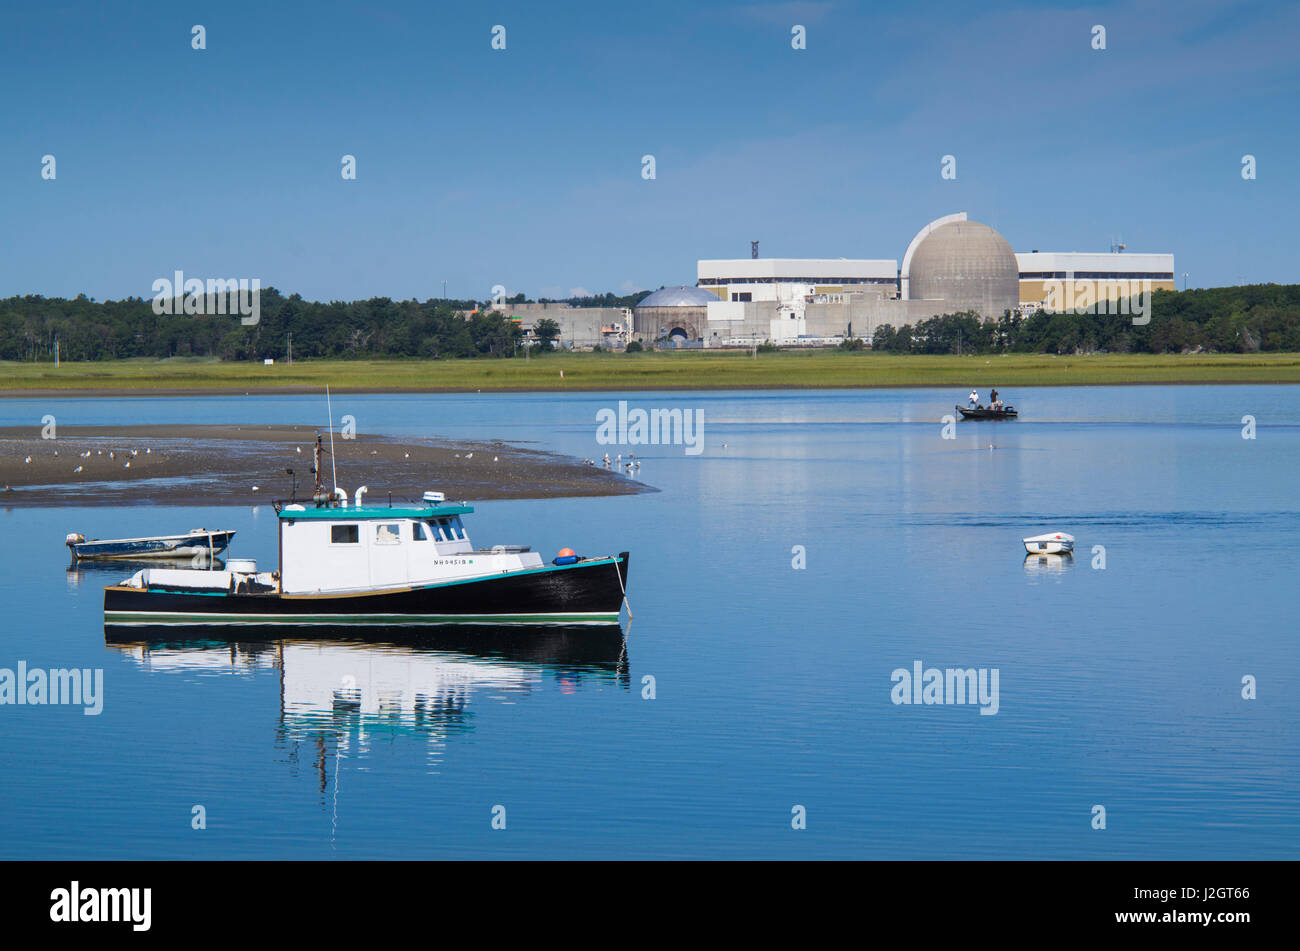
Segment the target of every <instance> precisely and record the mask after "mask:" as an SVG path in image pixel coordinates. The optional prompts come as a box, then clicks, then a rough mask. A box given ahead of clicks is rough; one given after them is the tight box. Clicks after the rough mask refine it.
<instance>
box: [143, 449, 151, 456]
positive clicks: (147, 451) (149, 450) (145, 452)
mask: <svg viewBox="0 0 1300 951" xmlns="http://www.w3.org/2000/svg"><path fill="white" fill-rule="evenodd" d="M151 452H153V450H152V449H146V450H145V451H144V454H145V455H146V456H147V455H149V453H151Z"/></svg>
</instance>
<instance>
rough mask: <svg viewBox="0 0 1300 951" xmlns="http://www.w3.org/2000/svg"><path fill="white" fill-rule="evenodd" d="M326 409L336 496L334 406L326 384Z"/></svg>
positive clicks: (331, 468) (337, 481)
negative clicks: (328, 419)
mask: <svg viewBox="0 0 1300 951" xmlns="http://www.w3.org/2000/svg"><path fill="white" fill-rule="evenodd" d="M325 408H326V409H327V410H328V411H329V414H330V481H332V482H333V483H334V494H335V495H337V494H338V491H339V473H338V469H336V468H335V466H334V405H333V404H332V403H331V402H330V385H329V384H328V383H326V384H325Z"/></svg>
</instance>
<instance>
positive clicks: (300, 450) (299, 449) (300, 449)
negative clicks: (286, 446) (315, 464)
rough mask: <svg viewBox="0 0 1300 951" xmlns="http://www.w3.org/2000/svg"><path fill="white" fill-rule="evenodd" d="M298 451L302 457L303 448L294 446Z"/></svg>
mask: <svg viewBox="0 0 1300 951" xmlns="http://www.w3.org/2000/svg"><path fill="white" fill-rule="evenodd" d="M294 448H295V449H297V450H298V455H302V446H294Z"/></svg>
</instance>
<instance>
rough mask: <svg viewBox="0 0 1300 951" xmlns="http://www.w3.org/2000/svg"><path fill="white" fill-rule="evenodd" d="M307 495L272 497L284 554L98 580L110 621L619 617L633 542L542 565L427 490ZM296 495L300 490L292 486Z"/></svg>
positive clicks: (463, 507) (582, 620)
mask: <svg viewBox="0 0 1300 951" xmlns="http://www.w3.org/2000/svg"><path fill="white" fill-rule="evenodd" d="M324 452H325V450H324V449H323V447H322V446H321V438H320V436H317V439H316V450H315V461H316V465H315V466H314V471H315V473H316V488H315V492H314V494H313V496H312V498H311V499H310V500H303V501H299V500H298V499H296V498H290V499H289V500H287V501H277V502H275V503H273V505H274V509H275V512H276V516H277V529H278V534H279V553H280V557H279V560H280V564H279V567H278V569H277V570H275V571H259V570H258V568H257V564H256V562H254V561H253V560H251V559H242V558H239V559H236V558H231V559H229V560H228V562H227V564H226V565H225V567H224V570H217V571H198V570H174V569H161V568H145V569H142V570H140V571H137V572H136V573H135V574H134V575H132V576H131V577H130V578H127V579H126V580H124V581H122V582H121V583H119V584H114V585H109V586H107V587H106V588H105V589H104V623H105V625H158V624H170V625H181V626H189V625H215V626H222V625H239V626H245V625H255V626H256V625H293V626H301V625H407V624H447V623H473V624H492V625H498V624H539V623H542V624H617V623H619V620H620V617H621V613H622V608H623V605H624V603H625V601H626V594H627V572H628V557H629V555H628V552H626V551H624V552H620V553H618V554H616V555H601V556H598V557H580V556H579V555H577V554H575V553H574V552H573V551H572V550H571V549H568V548H565V549H562V550H561V551H560V553H559V555H557V556H556V558H555V559H553V560H552V561H551V562H550V563H549V564H544V563H543V560H542V556H541V555H540V554H538V553H537V552H534V551H532V549H531V548H529V547H526V546H518V545H496V546H493V547H491V548H475V547H474V544H473V543H472V542H471V541H470V537H469V534H468V532H467V531H466V529H465V524H464V521H463V519H464V517H465V516H467V515H469V514H471V513H472V512H473V511H474V509H473V508H472V507H471V506H469V505H467V504H465V503H463V502H461V503H459V504H453V503H449V502H447V501H446V499H445V497H444V495H443V493H441V492H425V493H424V495H423V497H422V498H421V499H420V500H419V501H415V502H410V503H407V504H399V505H394V504H393V503H392V501H391V499H390V500H389V503H388V504H387V505H383V504H380V505H375V504H371V503H369V502H367V501H365V499H364V496H365V493H366V491H367V487H366V486H362V487H361V488H359V489H357V491H356V494H355V496H354V497H353V499H352V500H351V503H350V504H349V499H348V495H347V493H346V492H345V491H344V490H343V489H341V488H339V487H338V486H337V485H335V486H334V489H333V491H332V492H326V491H325V490H324V488H323V487H322V484H321V469H322V467H321V456H322V454H323V453H324ZM295 494H296V493H295Z"/></svg>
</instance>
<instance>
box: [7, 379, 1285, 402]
mask: <svg viewBox="0 0 1300 951" xmlns="http://www.w3.org/2000/svg"><path fill="white" fill-rule="evenodd" d="M969 382H970V381H969V380H967V381H965V385H967V386H968V385H969ZM999 385H1000V386H1003V387H1007V386H1015V387H1019V388H1021V389H1029V388H1034V389H1073V388H1075V387H1081V386H1296V385H1300V379H1295V380H1234V379H1204V380H1081V381H1079V382H1068V383H1067V382H1059V383H1022V382H1019V381H1017V380H1015V379H1014V374H1006V375H1005V381H1004V382H1000V383H999ZM947 387H956V388H957V389H961V388H963V381H962V380H936V381H934V382H932V383H778V382H773V383H662V384H655V385H643V386H616V385H611V384H586V385H584V384H578V385H574V386H565V387H563V388H560V387H548V388H538V387H535V386H492V387H469V386H448V387H406V386H385V387H377V386H347V385H342V386H334V385H332V384H331V386H330V392H331V393H335V394H343V395H347V396H373V395H383V394H389V395H392V396H405V395H411V396H425V395H428V396H437V395H439V394H448V395H463V394H466V393H536V394H538V395H539V396H543V395H544V396H554V395H555V394H556V393H568V392H573V393H650V392H655V391H659V390H664V391H682V392H689V391H691V390H707V391H709V392H726V391H729V390H730V391H734V392H737V393H743V392H748V391H751V390H934V389H944V388H947ZM320 393H321V388H320V387H318V386H315V385H299V384H290V385H286V386H262V387H219V386H217V387H193V388H180V387H158V388H150V387H112V386H109V387H99V388H84V389H81V388H77V389H58V388H53V387H49V388H44V389H42V388H31V389H3V388H0V399H12V400H24V399H38V398H40V397H42V396H47V397H53V398H55V399H97V398H111V397H114V396H121V397H129V398H131V399H139V398H141V397H150V396H156V397H159V398H160V399H167V398H176V397H186V398H200V397H205V396H208V397H214V398H215V397H226V396H317V395H320Z"/></svg>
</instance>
